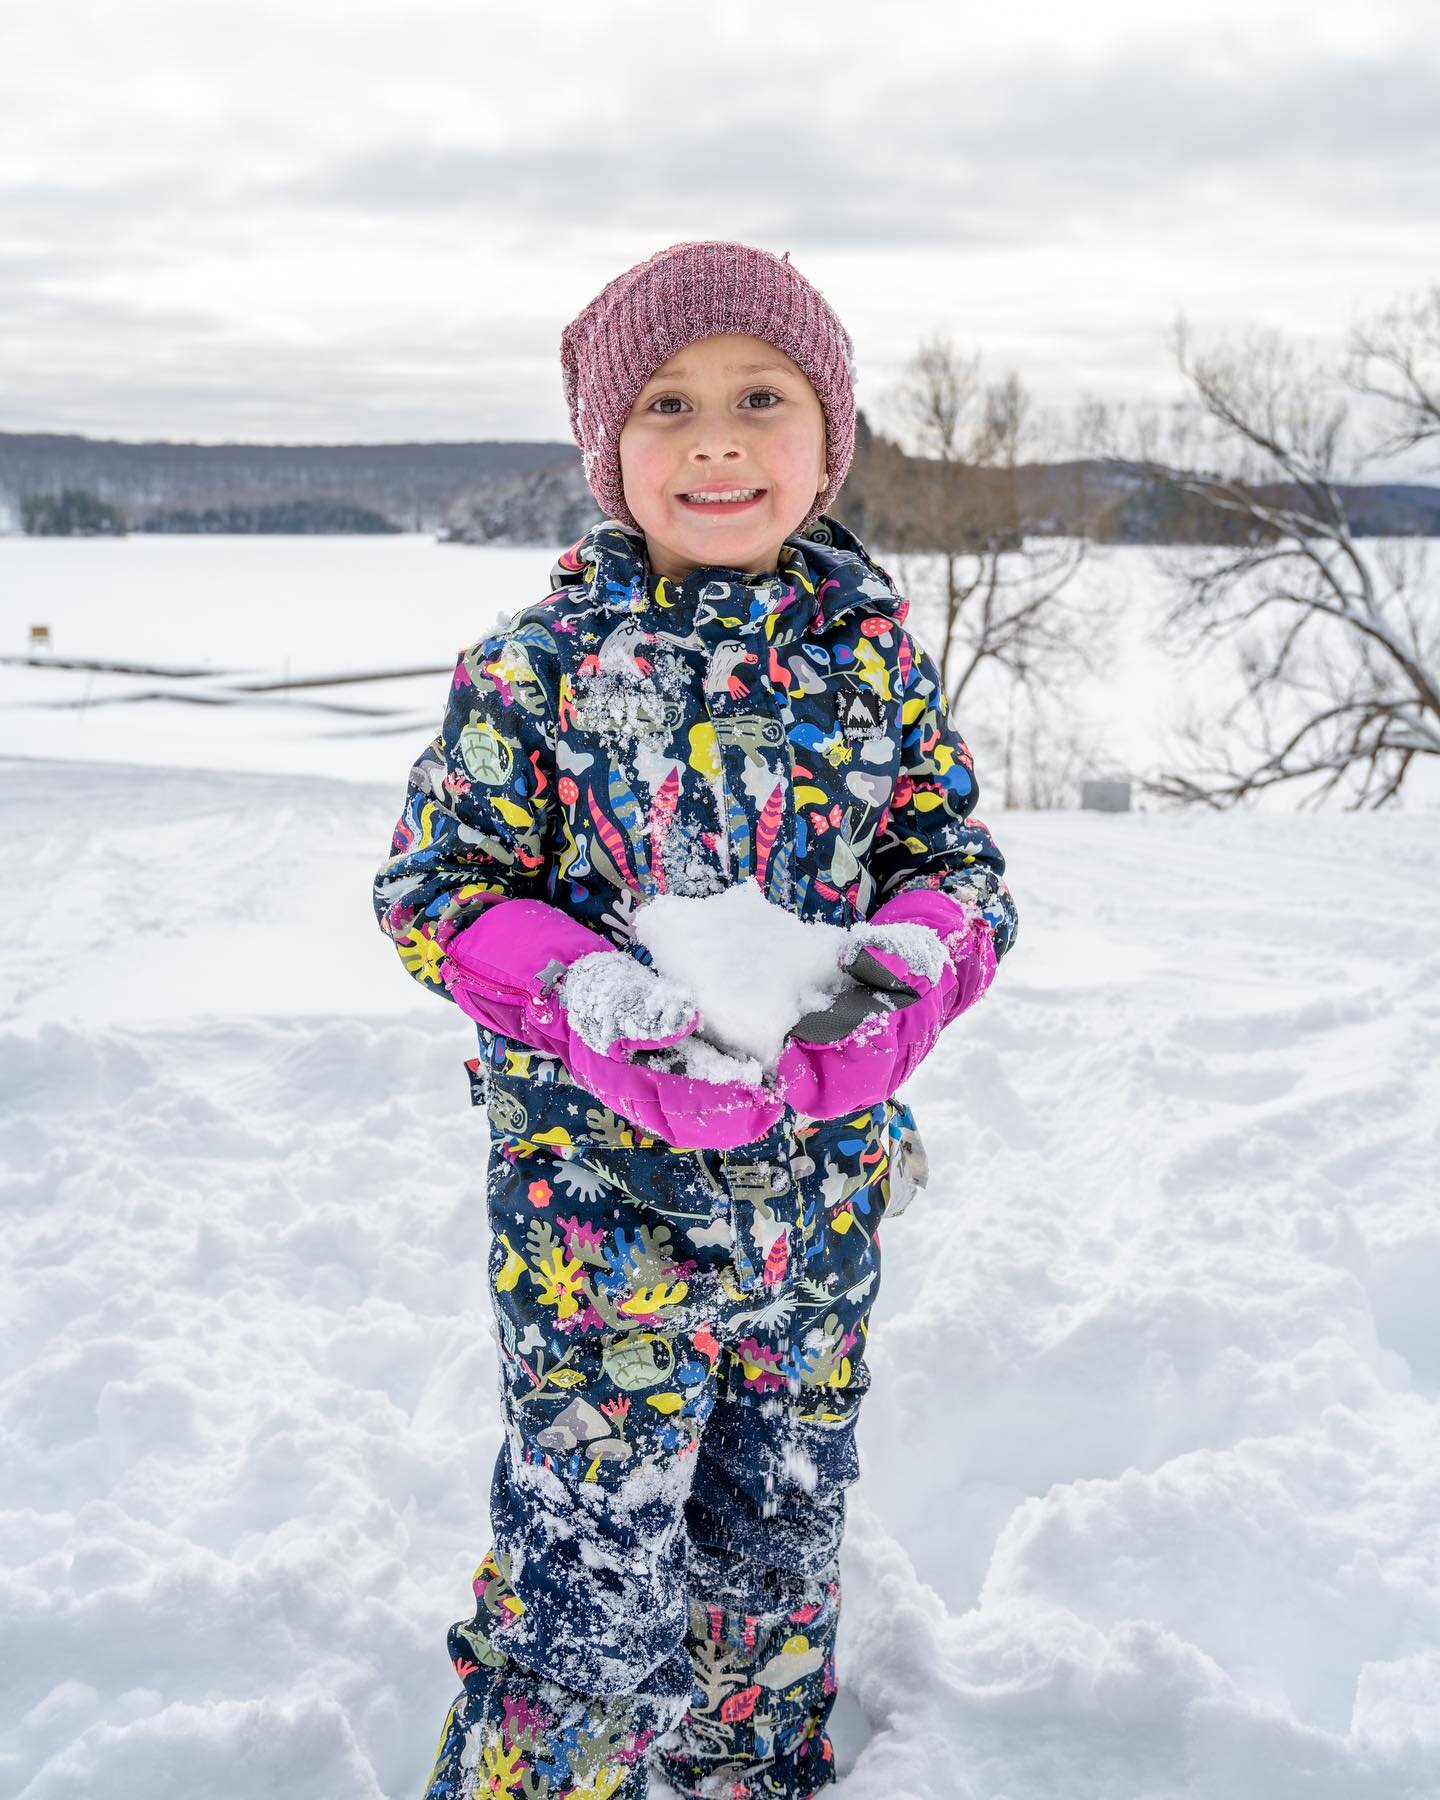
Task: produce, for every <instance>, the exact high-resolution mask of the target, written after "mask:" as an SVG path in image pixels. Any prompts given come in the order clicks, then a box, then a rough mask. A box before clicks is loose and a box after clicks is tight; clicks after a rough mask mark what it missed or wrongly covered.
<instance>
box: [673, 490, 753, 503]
mask: <svg viewBox="0 0 1440 1800" xmlns="http://www.w3.org/2000/svg"><path fill="white" fill-rule="evenodd" d="M759 492H760V490H759V488H734V489H732V490H731V492H730V493H728V494H687V495H686V496H685V498H686V499H687V500H698V501H699V502H700V504H701V505H702V506H703V505H706V504H708V503H709V502H711V501H715V500H753V499H754V498H755V496H756V495H757V494H758V493H759Z"/></svg>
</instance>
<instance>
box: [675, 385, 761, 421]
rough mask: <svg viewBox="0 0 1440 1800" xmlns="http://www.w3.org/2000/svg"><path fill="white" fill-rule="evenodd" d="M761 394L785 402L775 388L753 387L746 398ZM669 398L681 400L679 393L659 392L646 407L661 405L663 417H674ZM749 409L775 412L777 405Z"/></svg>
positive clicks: (749, 398)
mask: <svg viewBox="0 0 1440 1800" xmlns="http://www.w3.org/2000/svg"><path fill="white" fill-rule="evenodd" d="M761 394H766V395H768V396H769V397H770V399H771V400H773V401H774V402H775V404H776V405H777V406H778V405H782V404H783V402H784V397H783V395H780V394H777V393H776V392H775V390H774V388H753V389H752V390H751V391H750V392H749V393H748V394H747V395H746V396H745V398H746V399H747V400H754V399H756V398H757V397H758V396H759V395H761ZM667 400H674V401H677V402H679V401H680V396H679V395H678V394H657V395H656V396H655V398H654V399H653V400H652V401H651V402H650V404H649V406H648V407H647V408H646V411H647V412H654V411H655V410H656V408H657V407H659V408H661V409H662V417H664V418H667V419H673V418H674V417H675V414H674V413H673V412H672V411H671V410H670V409H669V407H667V406H666V405H665V402H666V401H667ZM748 410H749V411H750V412H774V410H775V407H774V406H752V407H750V408H749V409H748Z"/></svg>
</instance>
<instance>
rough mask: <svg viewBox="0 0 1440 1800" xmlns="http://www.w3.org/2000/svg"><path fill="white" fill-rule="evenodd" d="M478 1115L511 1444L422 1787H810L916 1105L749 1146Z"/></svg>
mask: <svg viewBox="0 0 1440 1800" xmlns="http://www.w3.org/2000/svg"><path fill="white" fill-rule="evenodd" d="M473 1069H474V1065H472V1073H473ZM572 1092H574V1090H572ZM532 1111H533V1109H532ZM490 1116H491V1140H490V1168H489V1176H488V1183H487V1191H488V1208H489V1214H490V1225H491V1231H492V1234H493V1237H492V1247H491V1258H490V1270H489V1273H490V1286H491V1295H492V1300H493V1303H494V1307H495V1313H496V1319H497V1323H498V1331H499V1340H500V1355H501V1386H502V1395H503V1400H504V1406H505V1442H504V1444H503V1447H502V1449H501V1451H500V1455H499V1457H498V1459H497V1462H496V1465H495V1471H494V1478H493V1482H492V1487H491V1505H490V1514H491V1530H492V1534H493V1545H492V1548H491V1549H490V1550H489V1551H488V1552H487V1553H486V1555H485V1557H484V1559H483V1560H482V1562H481V1563H480V1566H479V1568H478V1569H477V1570H476V1571H475V1577H474V1592H475V1603H476V1604H475V1611H474V1614H473V1616H472V1617H470V1618H468V1619H465V1620H463V1621H460V1622H458V1623H456V1624H455V1625H453V1626H452V1627H451V1629H450V1633H449V1651H450V1656H451V1660H452V1662H453V1664H454V1666H455V1670H456V1672H457V1674H458V1675H459V1677H460V1679H461V1681H462V1682H463V1684H464V1686H463V1691H462V1692H461V1693H460V1695H459V1696H458V1697H457V1698H456V1700H455V1701H454V1703H453V1705H452V1706H451V1708H450V1712H449V1715H448V1717H447V1718H446V1721H445V1725H444V1729H443V1731H442V1733H441V1739H440V1746H439V1752H438V1755H437V1757H436V1761H435V1765H434V1769H433V1771H432V1773H431V1776H430V1780H429V1785H428V1787H427V1789H426V1790H425V1800H470V1796H472V1795H475V1796H479V1795H491V1794H495V1795H515V1796H521V1797H523V1800H562V1797H564V1800H642V1797H643V1796H644V1795H645V1794H646V1792H647V1786H646V1771H647V1763H648V1764H650V1765H652V1766H653V1767H654V1768H655V1769H656V1771H657V1772H658V1773H659V1774H660V1775H662V1776H663V1777H664V1779H665V1780H666V1781H668V1782H669V1783H670V1785H671V1786H672V1787H673V1788H675V1789H676V1790H677V1791H678V1792H679V1793H681V1794H684V1795H719V1796H724V1797H725V1800H759V1797H760V1796H762V1795H764V1796H784V1797H786V1800H795V1797H798V1796H802V1795H813V1794H816V1793H818V1792H819V1791H820V1790H821V1789H822V1788H823V1787H824V1786H825V1785H826V1784H827V1783H829V1782H830V1781H832V1780H833V1779H834V1760H833V1753H832V1749H831V1744H830V1740H829V1738H828V1736H827V1735H826V1720H827V1716H828V1714H829V1711H830V1708H831V1705H832V1704H833V1700H834V1695H835V1653H834V1646H835V1632H836V1626H837V1624H838V1620H839V1609H840V1579H839V1565H838V1560H837V1558H838V1552H839V1548H840V1540H841V1535H842V1532H843V1529H844V1517H845V1488H846V1486H847V1484H848V1483H850V1482H852V1481H853V1480H854V1479H855V1477H856V1476H857V1474H858V1473H859V1464H858V1460H857V1456H856V1449H855V1426H856V1420H857V1415H858V1412H859V1407H860V1402H861V1399H862V1397H863V1395H864V1393H865V1390H866V1388H867V1386H868V1382H869V1377H868V1373H867V1370H866V1366H865V1359H864V1348H865V1337H866V1331H867V1320H868V1315H869V1311H870V1307H871V1305H872V1304H873V1302H874V1299H875V1295H876V1290H877V1287H878V1283H879V1273H880V1249H879V1241H878V1237H877V1233H876V1226H877V1224H878V1222H879V1220H880V1217H881V1215H882V1214H883V1212H884V1210H885V1207H886V1204H887V1203H888V1201H889V1198H890V1194H891V1191H892V1180H893V1179H895V1178H896V1177H897V1175H898V1174H899V1173H900V1172H901V1171H903V1170H904V1168H905V1166H906V1161H907V1159H908V1158H909V1157H911V1156H912V1155H913V1156H915V1157H917V1158H918V1160H919V1166H920V1167H921V1168H922V1169H923V1151H920V1150H919V1146H918V1139H916V1138H915V1136H914V1121H913V1118H912V1116H911V1114H910V1109H909V1108H908V1107H906V1106H903V1105H900V1104H897V1103H896V1102H893V1101H890V1102H885V1103H883V1104H881V1105H878V1106H875V1107H873V1108H868V1109H866V1110H864V1111H862V1112H861V1113H859V1114H858V1115H857V1116H855V1117H854V1118H851V1119H844V1120H827V1121H823V1122H821V1121H813V1120H806V1119H803V1118H800V1117H797V1116H796V1115H795V1114H793V1113H787V1115H786V1117H785V1119H784V1120H783V1121H782V1122H781V1123H780V1124H779V1125H777V1126H776V1127H775V1128H774V1129H773V1130H772V1131H771V1132H770V1133H769V1134H768V1135H767V1136H766V1137H765V1138H763V1139H759V1140H757V1141H756V1142H755V1143H753V1144H748V1145H746V1146H745V1147H744V1148H743V1150H739V1151H711V1150H676V1149H674V1148H672V1147H670V1146H668V1145H665V1144H663V1143H661V1142H660V1141H659V1140H657V1139H654V1138H649V1137H645V1136H643V1135H642V1134H640V1133H638V1131H633V1130H632V1128H630V1127H628V1126H627V1125H626V1123H625V1122H624V1121H623V1120H618V1119H616V1117H615V1115H614V1114H613V1113H610V1112H609V1111H608V1110H607V1109H603V1108H602V1109H600V1112H599V1114H598V1115H597V1113H596V1112H595V1111H593V1110H592V1111H591V1112H590V1113H589V1115H588V1117H589V1121H590V1129H589V1131H588V1132H585V1133H583V1134H582V1137H583V1141H581V1142H579V1143H577V1142H575V1141H574V1140H575V1133H574V1132H573V1131H572V1130H569V1129H567V1128H566V1126H565V1125H563V1124H561V1125H556V1126H554V1127H553V1128H552V1129H551V1130H548V1131H537V1130H536V1129H535V1124H534V1122H533V1120H532V1121H531V1122H530V1123H529V1125H528V1130H529V1132H530V1135H526V1136H519V1135H516V1134H515V1133H513V1132H508V1131H505V1130H504V1129H500V1128H497V1125H496V1119H497V1111H496V1110H495V1109H493V1108H492V1111H491V1115H490ZM498 1116H499V1118H500V1122H501V1125H502V1126H503V1124H504V1122H505V1110H504V1100H503V1097H502V1101H501V1105H500V1108H499V1115H498ZM601 1118H603V1121H604V1122H605V1123H604V1125H603V1127H602V1128H601V1129H596V1124H597V1120H599V1119H601ZM571 1123H573V1121H571ZM605 1137H610V1138H611V1139H612V1140H613V1141H611V1142H608V1143H607V1142H603V1141H601V1140H602V1139H603V1138H605ZM921 1178H922V1179H923V1175H922V1177H921Z"/></svg>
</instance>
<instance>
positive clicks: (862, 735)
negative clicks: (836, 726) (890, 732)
mask: <svg viewBox="0 0 1440 1800" xmlns="http://www.w3.org/2000/svg"><path fill="white" fill-rule="evenodd" d="M884 729H885V728H884V726H883V725H882V723H881V720H880V696H879V695H878V694H876V693H874V692H872V690H871V689H869V688H862V687H855V688H848V689H846V691H845V692H844V693H842V694H841V696H840V730H841V732H842V733H843V735H844V738H845V742H846V743H847V744H863V743H868V742H869V741H870V740H871V739H872V738H878V737H881V736H883V735H884Z"/></svg>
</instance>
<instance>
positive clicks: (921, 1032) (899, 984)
mask: <svg viewBox="0 0 1440 1800" xmlns="http://www.w3.org/2000/svg"><path fill="white" fill-rule="evenodd" d="M869 924H871V925H872V926H885V925H924V926H927V927H929V929H930V930H931V931H933V932H934V933H935V935H936V937H937V938H939V940H940V943H941V945H942V947H943V949H944V955H943V957H941V958H940V960H939V966H938V968H937V967H936V966H935V963H934V961H933V959H932V960H931V962H930V967H931V969H932V970H933V971H934V979H932V978H931V975H930V974H927V973H926V972H925V971H924V970H923V969H921V968H918V967H916V966H915V963H918V962H921V961H923V960H925V959H924V958H923V957H919V956H917V957H916V958H915V961H914V962H911V961H908V960H907V959H906V958H905V957H904V956H902V955H900V954H899V953H898V952H897V951H896V950H894V949H886V948H884V947H883V946H882V945H881V944H879V943H876V944H870V945H866V946H864V947H863V948H862V949H861V950H860V951H859V952H858V953H857V954H856V955H855V956H854V957H853V958H852V959H851V961H850V962H849V963H848V964H847V965H846V966H847V968H848V971H849V973H850V974H851V975H852V976H853V977H854V978H855V979H856V980H857V981H859V982H861V983H862V984H863V986H864V987H865V988H867V989H870V990H872V991H871V992H869V993H862V994H861V995H860V996H859V997H858V1004H857V1000H856V998H855V997H854V990H851V993H850V994H846V995H841V996H840V997H839V999H838V1000H837V1002H836V1005H835V1006H834V1007H832V1008H831V1009H830V1010H829V1011H828V1012H824V1013H819V1014H811V1015H810V1016H809V1017H808V1018H805V1019H802V1020H800V1022H799V1023H798V1024H797V1025H796V1026H795V1027H794V1028H793V1029H792V1031H791V1034H790V1037H789V1040H788V1041H787V1043H786V1045H785V1048H784V1049H783V1050H782V1051H781V1053H780V1061H779V1065H778V1068H777V1077H778V1080H779V1085H780V1088H781V1091H782V1092H783V1094H784V1096H785V1099H786V1101H787V1102H788V1104H789V1105H791V1106H793V1107H794V1108H795V1110H796V1111H797V1112H801V1113H804V1114H806V1115H807V1116H808V1117H810V1118H812V1119H835V1118H840V1117H842V1116H843V1115H844V1114H846V1113H850V1112H858V1111H859V1110H860V1109H861V1108H862V1107H865V1106H874V1105H875V1104H876V1102H877V1101H880V1100H886V1099H888V1098H889V1097H890V1095H891V1094H893V1093H894V1092H895V1090H896V1088H898V1087H899V1086H900V1085H901V1083H902V1082H903V1081H905V1080H906V1079H907V1078H908V1077H909V1076H910V1075H911V1074H912V1073H913V1071H914V1070H915V1068H916V1067H917V1065H918V1064H919V1063H920V1061H921V1060H922V1058H924V1057H925V1056H927V1055H928V1054H929V1052H930V1050H931V1049H932V1048H933V1046H934V1044H935V1041H936V1039H937V1038H938V1037H939V1035H940V1033H941V1032H942V1031H943V1030H944V1028H945V1027H946V1026H947V1025H948V1024H949V1023H950V1021H951V1020H952V1019H955V1018H958V1017H959V1015H960V1014H961V1013H962V1012H964V1011H965V1009H966V1008H967V1007H969V1006H972V1005H973V1004H974V1003H975V1001H977V1000H978V999H979V998H980V996H981V995H982V994H983V993H984V992H985V989H986V988H987V987H988V986H989V985H990V981H991V978H992V977H993V975H994V973H995V946H994V943H993V941H992V939H991V936H990V928H989V927H988V926H987V925H986V924H985V922H984V921H983V920H981V919H974V920H972V919H970V918H969V917H968V916H967V915H966V913H965V911H964V909H963V908H962V907H961V906H960V903H959V902H958V901H956V900H954V899H952V898H951V897H950V896H949V895H948V894H943V893H941V892H940V890H939V889H938V888H911V889H909V890H907V891H906V892H905V893H901V894H896V895H895V896H894V898H893V899H890V900H887V901H886V902H885V904H884V905H883V906H881V907H879V908H877V910H876V911H875V912H874V913H873V914H872V915H871V917H870V920H869ZM857 1014H858V1015H860V1016H859V1017H858V1022H854V1023H852V1018H854V1016H855V1015H857Z"/></svg>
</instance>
